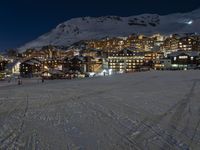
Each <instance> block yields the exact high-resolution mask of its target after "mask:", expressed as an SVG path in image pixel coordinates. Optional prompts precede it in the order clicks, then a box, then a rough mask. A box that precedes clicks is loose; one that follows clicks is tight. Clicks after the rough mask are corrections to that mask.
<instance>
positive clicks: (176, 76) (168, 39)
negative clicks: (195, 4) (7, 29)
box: [0, 0, 200, 150]
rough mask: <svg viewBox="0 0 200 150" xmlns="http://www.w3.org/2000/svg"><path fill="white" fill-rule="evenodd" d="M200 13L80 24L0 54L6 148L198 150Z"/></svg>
mask: <svg viewBox="0 0 200 150" xmlns="http://www.w3.org/2000/svg"><path fill="white" fill-rule="evenodd" d="M57 1H59V0H57ZM162 2H163V1H162ZM27 3H28V1H27ZM40 3H42V1H40ZM173 3H175V2H173ZM48 4H50V2H48ZM65 5H67V6H68V3H67V4H66V3H65ZM29 6H30V5H29ZM29 6H27V7H26V8H28V9H29ZM42 6H43V5H42ZM45 6H46V4H45ZM142 6H143V4H142ZM0 7H1V5H0ZM70 7H71V6H70ZM81 7H83V6H82V5H81ZM84 7H85V5H84ZM154 7H155V6H154ZM52 8H53V7H52ZM42 9H43V11H44V8H42ZM33 10H34V13H35V10H36V9H33ZM75 10H76V11H78V9H75ZM0 11H1V9H0ZM37 11H39V10H37ZM52 11H53V10H52ZM56 11H57V10H56ZM199 16H200V9H197V10H194V11H192V12H188V13H173V14H169V15H163V16H160V15H157V14H143V15H138V16H130V17H117V16H105V17H82V18H74V19H70V20H68V21H66V22H63V23H61V24H59V25H57V26H56V27H55V28H54V29H53V30H51V31H50V32H48V33H46V34H43V35H41V36H39V37H38V38H37V39H35V40H33V41H30V42H28V43H26V44H24V45H22V46H19V47H18V48H14V49H7V50H5V51H0V52H1V53H0V150H200V94H199V92H200V28H199V27H200V17H199ZM38 17H39V16H37V17H35V18H38ZM51 17H52V16H51ZM51 17H50V18H51ZM26 18H27V19H28V18H30V17H26ZM31 19H34V17H32V18H31ZM27 22H28V21H27ZM23 30H25V29H24V28H23ZM33 31H34V32H35V30H34V29H33ZM30 32H31V31H30ZM0 33H1V32H0ZM1 34H2V33H1ZM1 34H0V35H1ZM18 36H19V35H18ZM0 39H1V38H0ZM19 39H20V36H19ZM7 43H9V42H7ZM0 46H1V43H0Z"/></svg>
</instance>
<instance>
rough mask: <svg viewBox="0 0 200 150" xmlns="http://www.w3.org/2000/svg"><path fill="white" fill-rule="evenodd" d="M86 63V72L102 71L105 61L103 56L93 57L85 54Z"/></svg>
mask: <svg viewBox="0 0 200 150" xmlns="http://www.w3.org/2000/svg"><path fill="white" fill-rule="evenodd" d="M84 64H85V67H86V70H85V72H95V73H97V72H100V71H101V70H102V69H103V68H102V67H103V66H102V65H103V62H102V59H101V58H98V57H91V56H85V57H84Z"/></svg>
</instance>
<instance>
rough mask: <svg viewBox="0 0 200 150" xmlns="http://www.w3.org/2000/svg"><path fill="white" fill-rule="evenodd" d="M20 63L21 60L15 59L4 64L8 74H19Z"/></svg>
mask: <svg viewBox="0 0 200 150" xmlns="http://www.w3.org/2000/svg"><path fill="white" fill-rule="evenodd" d="M20 64H21V62H20V61H19V60H15V61H13V62H10V63H8V64H7V65H6V72H8V73H9V74H15V75H19V74H20Z"/></svg>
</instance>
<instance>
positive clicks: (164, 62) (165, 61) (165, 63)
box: [154, 58, 172, 70]
mask: <svg viewBox="0 0 200 150" xmlns="http://www.w3.org/2000/svg"><path fill="white" fill-rule="evenodd" d="M171 67H172V62H171V59H169V58H162V59H157V60H155V62H154V69H155V70H170V69H171Z"/></svg>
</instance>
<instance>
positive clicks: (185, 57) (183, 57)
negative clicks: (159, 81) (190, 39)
mask: <svg viewBox="0 0 200 150" xmlns="http://www.w3.org/2000/svg"><path fill="white" fill-rule="evenodd" d="M187 58H188V56H179V59H187Z"/></svg>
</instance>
